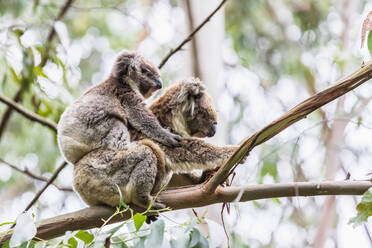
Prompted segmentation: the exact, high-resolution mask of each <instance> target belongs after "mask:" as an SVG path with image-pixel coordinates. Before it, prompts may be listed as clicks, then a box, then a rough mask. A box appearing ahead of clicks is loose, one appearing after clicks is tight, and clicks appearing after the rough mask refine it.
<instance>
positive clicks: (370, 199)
mask: <svg viewBox="0 0 372 248" xmlns="http://www.w3.org/2000/svg"><path fill="white" fill-rule="evenodd" d="M357 210H358V214H357V216H355V217H353V218H351V219H350V221H349V223H352V224H353V226H354V227H356V226H358V225H360V224H362V223H363V222H366V221H367V219H368V218H369V217H370V216H371V215H372V188H370V189H369V190H368V191H366V192H365V193H364V194H363V196H362V200H361V201H360V203H359V204H358V205H357Z"/></svg>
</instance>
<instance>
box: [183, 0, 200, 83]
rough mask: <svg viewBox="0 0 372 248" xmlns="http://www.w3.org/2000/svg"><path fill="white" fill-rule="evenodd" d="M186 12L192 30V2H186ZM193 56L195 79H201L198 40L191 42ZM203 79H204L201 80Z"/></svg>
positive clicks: (189, 0)
mask: <svg viewBox="0 0 372 248" xmlns="http://www.w3.org/2000/svg"><path fill="white" fill-rule="evenodd" d="M186 12H187V16H188V18H187V19H188V20H189V26H190V30H193V29H194V17H193V13H192V6H191V0H186ZM191 54H192V62H191V63H192V68H193V76H194V77H198V78H201V77H200V74H201V71H200V64H199V52H198V46H197V44H196V39H192V40H191ZM201 79H202V78H201Z"/></svg>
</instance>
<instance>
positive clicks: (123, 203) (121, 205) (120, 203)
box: [115, 183, 129, 209]
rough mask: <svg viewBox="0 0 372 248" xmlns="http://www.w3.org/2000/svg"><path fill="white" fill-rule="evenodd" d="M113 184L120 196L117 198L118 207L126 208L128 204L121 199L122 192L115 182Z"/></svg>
mask: <svg viewBox="0 0 372 248" xmlns="http://www.w3.org/2000/svg"><path fill="white" fill-rule="evenodd" d="M115 186H116V188H117V189H118V192H119V196H120V198H119V208H121V207H123V208H126V209H128V208H129V206H128V205H127V204H125V202H124V200H123V194H122V193H121V189H120V187H119V185H117V184H116V183H115Z"/></svg>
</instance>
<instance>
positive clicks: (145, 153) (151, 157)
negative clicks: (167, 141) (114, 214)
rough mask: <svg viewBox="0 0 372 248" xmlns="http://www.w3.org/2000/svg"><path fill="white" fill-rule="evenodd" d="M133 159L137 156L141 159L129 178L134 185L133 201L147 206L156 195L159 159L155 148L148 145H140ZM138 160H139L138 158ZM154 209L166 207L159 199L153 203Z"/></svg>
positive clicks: (131, 155) (132, 155)
mask: <svg viewBox="0 0 372 248" xmlns="http://www.w3.org/2000/svg"><path fill="white" fill-rule="evenodd" d="M129 156H130V157H132V158H131V159H133V161H136V160H137V159H136V156H138V158H139V159H141V160H140V161H139V162H137V163H136V165H135V167H134V169H133V171H132V173H131V175H130V179H129V185H130V186H131V187H132V191H133V192H132V194H133V195H132V202H133V203H134V204H136V205H138V206H141V207H145V208H147V207H148V206H149V204H150V203H151V201H153V199H154V197H153V196H151V193H152V192H153V189H154V185H155V179H156V176H157V171H158V159H157V155H156V154H155V152H154V150H153V149H152V148H150V147H149V146H147V145H139V146H138V147H137V148H136V149H135V150H134V151H133V152H132V153H131V154H130V155H129ZM137 161H138V160H137ZM152 208H153V209H161V208H165V205H164V204H162V203H161V202H160V201H159V200H158V199H155V201H154V202H153V204H152Z"/></svg>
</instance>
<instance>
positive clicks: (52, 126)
mask: <svg viewBox="0 0 372 248" xmlns="http://www.w3.org/2000/svg"><path fill="white" fill-rule="evenodd" d="M0 102H3V103H5V104H6V105H8V106H9V107H10V108H11V109H14V110H15V111H17V112H18V113H20V114H21V115H23V116H24V117H26V118H28V119H30V120H31V121H35V122H38V123H40V124H41V125H44V126H46V127H49V128H50V129H52V130H53V131H54V132H57V125H56V124H55V123H54V122H53V121H50V120H48V119H45V118H43V117H41V116H39V115H37V114H35V113H33V112H32V111H29V110H27V109H25V108H24V107H22V106H21V105H19V104H17V103H16V102H15V101H13V100H12V99H9V98H7V97H5V96H2V95H0Z"/></svg>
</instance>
